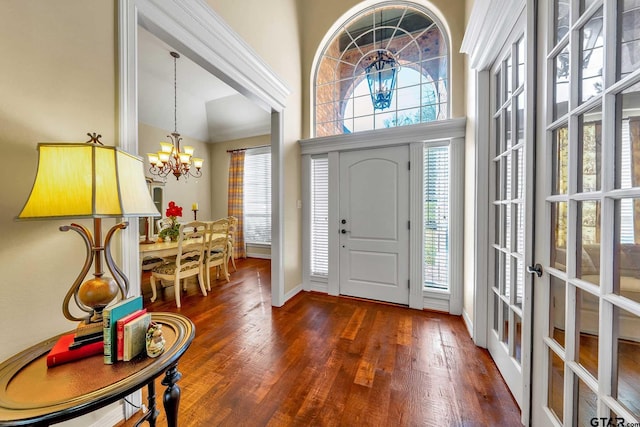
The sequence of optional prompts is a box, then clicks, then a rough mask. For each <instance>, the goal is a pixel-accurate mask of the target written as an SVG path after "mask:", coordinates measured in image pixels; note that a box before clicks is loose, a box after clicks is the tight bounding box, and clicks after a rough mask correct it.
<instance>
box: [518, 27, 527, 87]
mask: <svg viewBox="0 0 640 427" xmlns="http://www.w3.org/2000/svg"><path fill="white" fill-rule="evenodd" d="M516 49H517V55H518V70H517V73H518V74H517V87H520V86H521V85H522V84H524V61H525V52H524V37H523V38H521V39H520V40H518V44H517V48H516Z"/></svg>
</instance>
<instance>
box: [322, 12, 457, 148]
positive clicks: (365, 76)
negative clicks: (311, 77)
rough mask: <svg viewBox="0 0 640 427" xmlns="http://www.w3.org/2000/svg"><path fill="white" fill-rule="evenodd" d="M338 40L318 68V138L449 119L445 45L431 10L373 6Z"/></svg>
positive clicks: (329, 46) (345, 27) (344, 29)
mask: <svg viewBox="0 0 640 427" xmlns="http://www.w3.org/2000/svg"><path fill="white" fill-rule="evenodd" d="M335 34H336V35H335V36H334V38H333V39H332V40H331V41H330V42H329V43H327V45H326V46H325V48H324V51H323V54H322V57H321V58H320V61H319V62H318V66H317V68H316V70H315V82H314V84H315V106H314V111H315V134H316V136H328V135H339V134H344V133H352V132H360V131H364V130H372V129H382V128H389V127H396V126H406V125H412V124H417V123H424V122H430V121H434V120H442V119H446V118H448V117H449V58H448V55H449V53H448V45H449V43H448V40H447V39H446V38H445V35H444V32H443V31H442V30H441V29H440V27H439V25H438V23H437V22H436V20H435V19H434V18H433V17H432V16H431V15H430V13H429V11H427V10H423V9H418V8H417V7H409V6H405V5H397V6H388V5H385V6H382V7H377V8H370V9H367V10H364V11H362V12H360V13H359V14H357V15H355V16H354V17H352V18H351V19H350V20H349V21H347V22H345V23H344V25H343V26H342V28H340V29H339V30H338V31H337V32H336V33H335ZM383 60H384V61H383Z"/></svg>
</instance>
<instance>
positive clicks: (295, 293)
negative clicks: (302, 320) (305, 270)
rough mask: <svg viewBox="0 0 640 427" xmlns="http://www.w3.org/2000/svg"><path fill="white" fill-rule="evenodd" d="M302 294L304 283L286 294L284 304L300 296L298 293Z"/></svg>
mask: <svg viewBox="0 0 640 427" xmlns="http://www.w3.org/2000/svg"><path fill="white" fill-rule="evenodd" d="M300 292H302V283H301V284H299V285H298V286H296V287H295V288H293V289H291V290H290V291H289V292H287V293H286V294H284V302H285V303H286V302H287V301H289V300H290V299H291V298H293V297H295V296H296V295H298V293H300Z"/></svg>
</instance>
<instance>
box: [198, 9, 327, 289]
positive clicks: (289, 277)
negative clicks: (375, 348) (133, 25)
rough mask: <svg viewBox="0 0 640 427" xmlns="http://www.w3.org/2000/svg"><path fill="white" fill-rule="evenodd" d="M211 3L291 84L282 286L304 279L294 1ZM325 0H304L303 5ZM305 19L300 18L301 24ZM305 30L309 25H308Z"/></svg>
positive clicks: (285, 151)
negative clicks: (299, 204)
mask: <svg viewBox="0 0 640 427" xmlns="http://www.w3.org/2000/svg"><path fill="white" fill-rule="evenodd" d="M207 3H209V5H210V6H211V7H212V8H213V10H215V11H216V12H217V13H218V14H220V16H222V18H223V19H224V20H225V21H226V22H227V23H228V24H229V25H230V26H231V28H233V30H234V31H236V32H237V33H238V34H239V35H240V36H241V37H242V38H243V39H244V40H245V41H246V42H247V43H248V44H249V45H250V46H251V47H252V48H253V49H254V50H255V51H256V53H257V54H258V55H259V56H260V57H261V58H262V59H264V61H265V62H266V63H267V64H268V65H269V67H271V68H272V69H273V70H274V72H275V73H276V74H277V75H278V76H279V77H280V78H281V79H282V80H283V81H284V82H286V84H287V85H288V87H289V89H290V90H291V94H290V95H289V97H288V99H287V106H286V107H287V108H286V110H285V112H284V130H283V133H284V147H283V156H284V162H283V169H284V195H283V196H284V212H283V218H284V242H283V244H282V250H283V254H284V256H283V264H284V282H285V284H284V286H285V293H286V292H288V291H290V290H292V289H293V288H295V287H296V286H298V285H300V284H301V283H302V256H301V253H302V240H301V228H302V225H301V224H302V213H301V209H299V208H298V206H297V203H298V200H300V198H301V196H300V147H299V145H298V140H299V139H300V138H301V93H300V91H301V88H302V89H303V90H304V88H305V87H306V86H304V85H305V84H308V82H307V83H305V82H304V81H302V78H301V75H300V63H301V58H300V37H301V35H300V33H301V32H302V31H301V28H302V29H304V27H299V22H298V15H297V13H296V2H295V0H269V1H264V0H243V1H242V2H238V1H237V0H207ZM315 3H321V2H315V1H314V2H311V1H306V2H304V4H305V7H307V5H308V6H309V7H310V6H311V5H312V4H313V5H314V6H315ZM300 24H301V23H300ZM304 31H306V29H305V30H304Z"/></svg>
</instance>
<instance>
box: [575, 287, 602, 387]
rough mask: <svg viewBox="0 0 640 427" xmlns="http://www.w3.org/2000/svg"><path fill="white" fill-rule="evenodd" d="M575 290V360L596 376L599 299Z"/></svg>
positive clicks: (580, 290) (585, 292)
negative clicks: (576, 304) (576, 326)
mask: <svg viewBox="0 0 640 427" xmlns="http://www.w3.org/2000/svg"><path fill="white" fill-rule="evenodd" d="M576 292H577V294H576V300H577V301H579V303H578V308H579V310H577V311H576V317H577V319H576V322H577V323H576V324H577V325H579V326H580V333H579V334H578V339H577V342H576V355H577V360H578V363H580V364H581V365H582V366H583V367H584V368H585V369H586V370H587V372H589V373H590V374H591V375H593V377H594V378H598V337H599V335H600V334H599V333H598V328H599V323H598V322H599V320H600V316H599V307H598V302H599V299H598V297H597V296H595V295H592V294H590V293H589V292H587V291H584V290H582V289H579V288H578V289H577V290H576Z"/></svg>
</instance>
